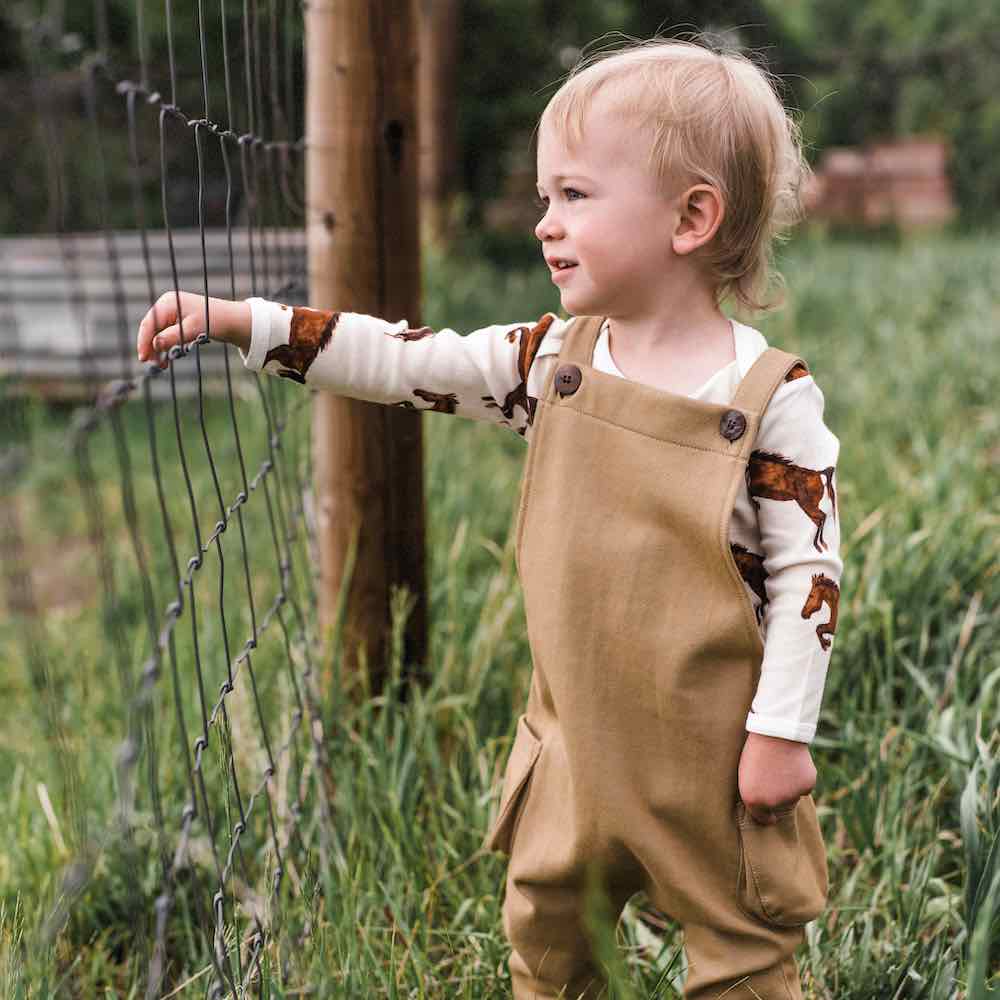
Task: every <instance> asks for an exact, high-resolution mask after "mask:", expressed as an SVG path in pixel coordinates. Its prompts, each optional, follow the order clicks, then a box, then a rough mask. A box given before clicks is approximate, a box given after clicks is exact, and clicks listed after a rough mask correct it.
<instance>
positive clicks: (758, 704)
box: [240, 298, 843, 743]
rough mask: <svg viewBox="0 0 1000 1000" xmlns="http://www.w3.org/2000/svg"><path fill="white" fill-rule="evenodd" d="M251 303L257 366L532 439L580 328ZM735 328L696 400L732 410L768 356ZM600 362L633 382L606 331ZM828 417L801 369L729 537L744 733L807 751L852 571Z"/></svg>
mask: <svg viewBox="0 0 1000 1000" xmlns="http://www.w3.org/2000/svg"><path fill="white" fill-rule="evenodd" d="M247 301H248V302H249V303H250V308H251V314H252V317H253V321H252V322H253V325H252V333H251V342H250V347H249V350H248V351H247V352H246V353H244V352H243V351H240V356H241V357H242V359H243V363H244V365H245V366H246V367H247V368H249V369H251V370H254V371H263V372H266V373H267V374H269V375H277V376H279V377H285V378H290V379H293V380H294V381H296V382H300V383H302V384H309V385H315V386H317V387H319V388H323V389H328V390H330V391H332V392H334V393H337V394H339V395H343V396H350V397H352V398H355V399H364V400H369V401H371V402H376V403H383V404H386V405H391V406H404V407H407V408H409V409H417V410H433V411H437V412H439V413H454V414H457V415H458V416H463V417H469V418H471V419H473V420H484V421H488V422H490V423H495V424H499V425H501V426H503V427H508V428H510V429H511V430H512V431H514V432H515V433H517V434H519V435H521V436H522V437H523V438H524V439H525V440H527V439H529V438H530V437H531V433H532V428H533V425H534V415H535V407H536V402H537V400H538V398H539V397H540V396H541V394H542V388H543V386H544V385H545V384H546V381H547V380H548V379H549V378H550V377H551V376H552V374H553V372H554V370H555V366H556V365H557V363H558V361H557V357H558V354H559V350H560V347H561V345H562V342H563V337H564V335H565V333H566V330H567V328H568V325H569V322H570V321H569V320H564V319H561V318H559V317H557V316H555V315H554V314H552V313H547V314H545V315H544V316H543V317H541V318H540V319H539V320H535V321H530V322H527V323H505V324H500V325H495V326H487V327H484V328H483V329H480V330H475V331H473V332H471V333H469V334H467V335H464V336H463V335H460V334H458V333H457V332H456V331H454V330H451V329H447V328H441V329H438V330H431V329H430V328H429V327H421V328H419V329H416V330H414V329H411V328H410V327H409V326H408V325H407V322H406V320H405V319H404V320H400V321H399V322H396V323H392V322H388V321H386V320H383V319H378V318H376V317H373V316H366V315H364V314H361V313H350V312H339V313H338V312H329V311H324V310H316V309H307V308H304V307H298V306H286V305H283V304H281V303H278V302H271V301H268V300H266V299H261V298H250V299H247ZM732 328H733V339H734V343H735V349H736V360H735V361H733V362H731V363H730V364H728V365H726V366H725V367H723V368H721V369H720V370H719V371H717V372H716V373H715V374H714V375H712V377H711V378H709V379H708V380H707V381H706V382H705V383H704V384H703V385H702V386H700V387H699V388H698V389H697V390H696V391H695V392H693V393H691V394H690V395H691V396H692V397H694V398H696V399H703V400H706V401H709V402H713V403H721V404H727V403H730V402H731V401H732V399H733V395H734V393H735V391H736V387H737V385H738V384H739V382H740V379H742V378H743V376H744V375H745V374H746V373H747V371H748V370H749V368H750V366H751V365H752V364H753V362H754V361H755V360H756V358H757V357H758V356H759V355H760V354H761V353H762V352H763V351H764V350H766V349H767V346H768V344H767V341H766V340H765V339H764V336H763V335H762V334H761V333H760V332H759V331H758V330H755V329H754V328H753V327H750V326H746V325H745V324H742V323H739V322H737V321H735V320H733V321H732ZM593 364H594V367H595V368H597V369H599V370H600V371H603V372H608V373H609V374H612V375H617V376H619V377H621V378H625V376H624V375H622V373H621V372H620V371H619V370H618V368H617V366H616V365H615V363H614V360H613V358H612V356H611V351H610V346H609V337H608V326H607V324H605V325H604V328H603V329H602V331H601V334H600V337H599V338H598V341H597V344H596V347H595V350H594V358H593ZM796 375H797V376H798V377H794V376H796ZM823 407H824V399H823V393H822V391H821V390H820V387H819V386H818V385H817V384H816V382H815V381H814V379H813V376H812V375H811V374H809V373H802V372H801V370H799V371H796V370H794V369H793V372H792V373H790V375H789V377H788V378H787V379H786V381H784V382H783V383H782V384H781V385H780V386H779V387H778V389H777V390H776V392H775V393H774V395H773V396H772V397H771V401H770V403H769V405H768V407H767V410H766V411H765V413H764V416H763V419H762V420H761V423H760V427H759V429H758V433H757V439H756V441H755V442H754V451H753V453H752V454H751V457H750V462H749V472H750V476H749V486H748V488H747V489H741V490H740V491H739V492H738V493H737V496H736V501H735V503H734V507H733V513H732V519H731V521H730V528H729V540H730V545H731V546H732V549H733V554H734V558H735V561H736V564H737V566H738V567H739V569H740V574H741V576H742V578H743V584H744V586H745V587H746V590H747V593H748V595H749V597H750V600H751V602H752V604H753V606H754V608H755V609H756V610H757V619H758V627H759V628H760V632H761V638H762V640H763V644H764V658H763V661H762V663H761V674H760V680H759V682H758V685H757V690H756V692H755V695H754V698H753V702H752V704H751V708H750V712H749V714H748V715H747V719H746V728H747V730H749V731H750V732H755V733H763V734H765V735H768V736H780V737H783V738H785V739H789V740H799V741H801V742H805V743H808V742H810V741H811V740H812V739H813V737H814V736H815V733H816V723H817V720H818V718H819V711H820V703H821V700H822V696H823V687H824V684H825V681H826V672H827V666H828V664H829V660H830V655H831V652H832V647H833V634H834V630H835V628H836V624H837V605H838V600H839V595H840V589H839V588H840V578H841V573H842V570H843V563H842V560H841V558H840V555H839V550H840V508H839V505H838V504H837V502H836V484H835V479H836V476H835V470H836V464H837V457H838V454H839V452H840V441H839V440H838V438H837V437H836V436H835V435H834V434H833V433H832V432H831V431H830V429H829V428H828V427H827V426H826V424H825V423H824V422H823ZM751 496H752V498H751ZM754 501H756V505H757V507H756V509H755V504H754Z"/></svg>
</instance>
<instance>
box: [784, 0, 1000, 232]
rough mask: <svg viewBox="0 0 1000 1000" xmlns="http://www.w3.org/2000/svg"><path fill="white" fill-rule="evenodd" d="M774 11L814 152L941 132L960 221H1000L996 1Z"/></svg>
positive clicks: (815, 0)
mask: <svg viewBox="0 0 1000 1000" xmlns="http://www.w3.org/2000/svg"><path fill="white" fill-rule="evenodd" d="M766 5H767V7H768V8H769V9H770V11H771V14H772V16H773V17H774V18H775V19H776V20H777V21H778V22H779V23H781V24H782V25H783V26H784V29H785V30H786V31H787V32H788V33H789V35H790V36H791V37H792V38H793V39H794V42H795V45H794V48H792V49H790V50H789V58H788V59H787V60H786V63H787V66H788V70H789V72H791V73H793V74H796V76H794V77H792V78H791V82H792V84H793V86H794V88H795V90H796V93H797V95H798V101H799V105H800V107H802V108H803V109H805V111H806V117H805V131H806V134H807V137H808V139H809V141H810V142H811V143H812V144H813V145H814V147H815V148H816V149H818V150H822V149H823V148H825V147H827V146H832V145H855V144H861V143H863V142H865V140H867V139H873V138H882V137H886V136H892V135H897V134H908V133H912V132H925V131H929V132H937V133H939V134H941V135H942V136H945V137H947V138H948V139H949V140H950V141H951V143H952V146H953V151H952V161H951V174H952V179H953V182H954V187H955V193H956V197H957V200H958V203H959V206H960V209H961V214H962V222H963V223H964V224H966V225H970V226H977V225H987V226H988V225H990V224H991V223H993V222H995V220H996V219H997V214H998V212H1000V158H998V157H997V155H996V153H997V150H998V149H1000V58H998V56H1000V46H998V41H997V40H998V39H1000V6H998V5H997V4H996V3H994V2H992V0H971V2H968V3H962V4H954V3H950V2H947V0H917V2H915V3H904V2H902V0H877V2H875V3H865V4H834V3H825V2H822V0H801V2H800V3H796V4H787V3H784V2H782V0H766ZM800 74H801V76H799V75H800Z"/></svg>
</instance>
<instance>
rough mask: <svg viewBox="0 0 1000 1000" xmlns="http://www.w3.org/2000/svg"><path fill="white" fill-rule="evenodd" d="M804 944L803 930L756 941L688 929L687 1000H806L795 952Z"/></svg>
mask: <svg viewBox="0 0 1000 1000" xmlns="http://www.w3.org/2000/svg"><path fill="white" fill-rule="evenodd" d="M804 938H805V932H804V930H803V929H802V928H801V927H790V928H787V929H782V930H781V931H780V932H779V931H777V930H775V931H773V932H769V933H768V934H767V936H766V937H752V936H748V935H747V934H746V932H745V931H742V932H739V931H738V932H735V933H732V932H730V933H727V932H726V931H723V930H720V929H719V928H717V927H706V926H698V925H692V924H688V925H687V926H685V928H684V950H685V952H686V953H687V959H688V978H687V982H686V984H685V987H684V997H685V1000H715V998H716V997H723V996H724V997H726V1000H802V989H801V986H800V985H799V970H798V967H797V966H796V964H795V957H794V955H793V952H794V950H795V948H796V947H797V946H798V945H799V944H800V943H801V942H802V941H803V940H804Z"/></svg>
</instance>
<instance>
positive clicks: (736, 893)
mask: <svg viewBox="0 0 1000 1000" xmlns="http://www.w3.org/2000/svg"><path fill="white" fill-rule="evenodd" d="M600 326H601V320H600V318H598V317H583V318H579V319H577V320H576V321H574V322H573V323H572V325H571V327H570V328H569V329H568V330H567V336H566V341H565V342H564V344H563V348H562V351H561V353H560V356H559V363H558V365H557V368H556V371H555V374H554V377H553V378H552V379H550V380H549V384H548V385H547V386H546V387H545V390H544V393H543V395H542V398H541V399H540V400H539V402H538V408H537V411H536V414H535V423H536V426H535V429H534V434H533V436H532V438H531V439H530V441H529V448H528V454H527V458H526V463H525V469H524V478H523V480H522V487H521V498H520V506H519V508H518V513H517V521H516V533H517V538H516V559H517V564H518V570H519V573H520V578H521V583H522V586H523V590H524V601H525V615H526V620H527V627H528V639H529V644H530V648H531V652H532V660H533V667H534V669H533V673H532V678H531V691H530V694H529V697H528V704H527V710H526V712H525V713H524V715H522V716H521V717H520V718H519V719H518V723H517V731H516V735H515V740H514V744H513V747H512V749H511V753H510V757H509V759H508V762H507V768H506V773H505V776H504V785H503V791H502V794H501V800H500V811H499V813H498V816H497V819H496V822H495V823H494V824H493V826H492V829H491V830H490V831H489V833H488V835H487V837H486V839H485V840H484V842H483V846H484V847H486V848H487V849H488V850H499V851H501V852H503V853H506V854H509V855H510V861H509V866H508V871H507V883H506V896H505V899H504V908H503V925H504V931H505V933H506V935H507V937H508V939H509V941H510V944H511V948H512V952H511V956H510V972H511V979H512V983H513V989H514V997H515V998H516V1000H529V998H534V997H555V996H558V995H562V996H564V997H566V998H569V1000H572V998H576V997H578V996H585V997H587V998H588V1000H590V998H594V997H597V996H598V994H599V993H600V992H601V987H602V985H603V977H602V974H601V971H600V970H599V969H598V968H597V967H596V966H595V964H594V962H593V959H592V952H591V949H590V945H589V938H588V934H587V931H586V928H585V926H584V924H583V923H582V917H583V892H584V887H585V877H586V873H587V871H588V869H589V871H590V872H591V873H593V872H594V871H598V872H599V873H600V874H599V878H600V880H601V881H600V883H599V884H600V885H601V886H602V888H603V890H604V892H605V893H606V897H607V898H608V899H609V900H610V902H611V904H612V907H613V912H614V913H615V914H616V915H617V914H620V913H621V910H622V907H623V906H624V904H625V902H626V901H627V900H628V898H629V897H630V896H632V895H633V894H634V893H635V892H637V891H638V890H645V891H646V893H647V894H648V896H649V898H650V900H651V902H652V903H653V905H654V906H656V907H657V908H658V909H660V910H662V911H663V912H664V913H666V914H667V915H669V916H670V917H671V918H673V919H674V920H676V921H679V922H680V924H681V925H682V926H683V928H684V947H685V951H686V954H687V959H688V974H687V980H686V986H685V994H684V995H685V997H686V998H688V1000H706V998H708V997H718V996H721V995H723V994H725V996H726V997H727V998H729V1000H741V998H746V1000H750V998H761V1000H778V998H781V1000H789V998H799V997H801V995H802V994H801V990H800V985H799V978H798V970H797V968H796V964H795V960H794V958H793V951H794V949H795V948H796V946H797V945H798V944H799V943H800V942H801V941H802V940H803V938H804V931H803V927H802V925H803V924H804V923H805V922H807V921H809V920H811V919H813V918H814V917H816V916H817V915H818V914H819V913H820V912H821V911H822V909H823V907H824V906H825V903H826V896H827V887H828V884H827V866H826V851H825V846H824V844H823V840H822V837H821V832H820V828H819V824H818V822H817V817H816V807H815V803H814V801H813V798H812V796H811V795H807V796H803V797H802V798H800V799H799V801H798V803H797V805H796V806H795V807H793V808H792V809H790V810H787V811H785V812H784V814H783V815H780V816H779V819H778V821H777V822H776V823H775V824H773V825H770V826H768V825H762V824H758V823H756V822H755V821H754V820H753V819H752V818H751V816H750V814H749V813H748V812H747V811H746V809H745V807H744V805H743V803H742V802H741V801H740V799H739V791H738V781H737V772H738V765H739V759H740V753H741V750H742V748H743V744H744V741H745V740H746V737H747V733H746V731H745V721H746V716H747V713H748V711H749V709H750V703H751V701H752V700H753V696H754V692H755V690H756V687H757V680H758V677H759V674H760V664H761V660H762V657H763V652H764V650H763V643H762V641H761V638H760V633H759V632H758V629H757V624H756V619H755V615H754V609H753V606H752V603H751V601H750V599H749V597H748V595H747V592H746V590H745V588H744V586H743V584H742V582H741V578H740V574H739V570H738V569H737V567H736V563H735V560H734V558H733V555H732V552H731V550H730V547H729V534H728V529H729V522H730V515H731V512H732V509H733V504H734V501H735V498H736V491H737V490H741V489H746V488H747V485H746V480H745V474H746V470H747V464H748V460H749V457H750V453H751V451H752V449H753V446H754V438H755V437H756V434H757V429H758V427H759V425H760V419H761V415H762V413H763V411H764V410H765V408H766V407H767V404H768V402H769V401H770V399H771V396H772V394H773V393H774V391H775V390H776V389H777V387H778V386H779V385H780V384H781V382H782V381H783V379H784V377H785V375H786V373H787V372H788V371H789V370H790V369H791V368H792V366H793V365H794V364H795V363H796V362H797V361H799V360H800V359H799V358H797V357H796V356H795V355H793V354H789V353H787V352H785V351H781V350H778V349H776V348H769V349H768V350H766V351H765V352H764V353H763V354H762V355H761V356H760V357H759V358H758V359H757V360H756V362H755V363H754V365H753V366H752V368H751V369H750V371H749V372H748V373H747V374H746V376H745V377H744V378H743V380H742V382H741V383H740V385H739V388H738V391H737V393H736V397H735V399H734V400H733V401H732V403H731V405H729V406H721V405H718V404H715V403H709V402H705V401H704V400H697V399H693V398H691V397H688V396H682V395H678V394H675V393H670V392H665V391H662V390H659V389H655V388H653V387H652V386H647V385H643V384H641V383H637V382H632V381H626V380H624V379H621V378H619V377H617V376H615V375H610V374H607V373H605V372H601V371H598V370H597V369H595V368H594V367H592V360H593V350H594V345H595V343H596V341H597V337H598V334H599V332H600ZM560 990H564V992H563V993H562V994H560Z"/></svg>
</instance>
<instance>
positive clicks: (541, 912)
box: [503, 839, 638, 1000]
mask: <svg viewBox="0 0 1000 1000" xmlns="http://www.w3.org/2000/svg"><path fill="white" fill-rule="evenodd" d="M520 844H521V848H522V850H521V855H520V858H517V855H514V856H512V859H511V865H510V867H509V868H508V872H507V889H506V896H505V898H504V906H503V926H504V932H505V933H506V935H507V939H508V941H509V942H510V945H511V955H510V962H509V968H510V976H511V984H512V987H513V995H514V1000H542V998H555V997H560V998H563V1000H597V998H598V997H600V996H606V993H604V992H603V991H604V990H605V988H606V985H607V981H606V979H605V976H604V973H603V970H602V969H601V968H600V965H599V963H598V961H597V959H596V957H595V953H594V949H593V946H592V935H591V931H590V928H589V927H588V926H587V922H586V919H585V915H586V906H587V898H588V897H587V891H588V886H587V879H588V872H589V875H590V878H591V880H592V882H591V886H592V888H593V886H595V885H596V886H597V887H599V891H601V892H603V894H604V896H605V899H606V906H605V908H604V909H605V913H608V912H610V916H611V919H612V920H613V921H617V920H618V918H619V917H620V915H621V912H622V909H623V907H624V905H625V903H626V902H627V901H628V899H629V897H631V896H632V895H633V894H634V893H635V892H636V890H637V888H638V886H637V885H636V884H635V883H634V882H632V881H631V880H629V881H628V882H626V881H623V880H622V879H620V878H616V877H615V876H614V875H613V873H611V872H609V871H608V869H607V867H606V866H605V865H603V864H601V863H599V862H595V861H592V862H590V863H589V865H588V864H587V863H585V862H583V861H577V862H574V863H571V864H569V865H567V866H565V867H562V868H561V869H560V868H559V867H558V866H551V865H546V864H544V863H542V860H541V858H540V856H539V855H538V854H536V853H534V852H533V851H532V845H530V844H528V843H527V842H526V841H525V840H524V839H521V840H520ZM527 855H533V858H532V860H533V861H534V864H533V865H531V870H530V872H529V867H528V864H525V860H526V856H527ZM515 858H517V860H519V861H520V862H521V863H520V864H519V865H516V866H515V863H514V861H515ZM529 864H530V862H529Z"/></svg>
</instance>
